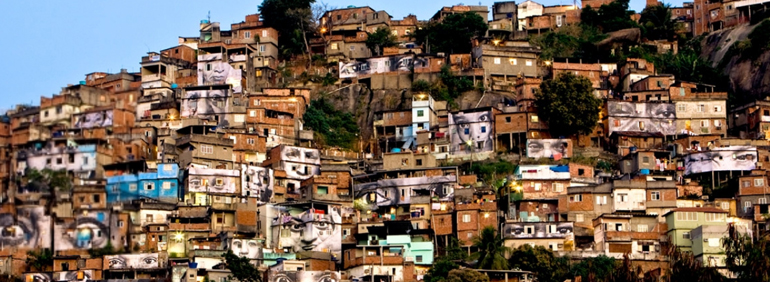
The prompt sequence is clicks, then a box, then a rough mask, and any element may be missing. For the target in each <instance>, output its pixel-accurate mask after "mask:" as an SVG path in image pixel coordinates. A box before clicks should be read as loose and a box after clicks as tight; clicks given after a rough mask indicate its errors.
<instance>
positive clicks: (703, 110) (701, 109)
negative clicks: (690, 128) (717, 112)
mask: <svg viewBox="0 0 770 282" xmlns="http://www.w3.org/2000/svg"><path fill="white" fill-rule="evenodd" d="M705 111H706V105H704V104H700V105H698V112H700V113H702V112H705Z"/></svg>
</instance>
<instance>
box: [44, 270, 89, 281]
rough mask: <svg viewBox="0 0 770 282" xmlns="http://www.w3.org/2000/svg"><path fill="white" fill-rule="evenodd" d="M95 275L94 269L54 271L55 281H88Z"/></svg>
mask: <svg viewBox="0 0 770 282" xmlns="http://www.w3.org/2000/svg"><path fill="white" fill-rule="evenodd" d="M93 277H94V274H93V271H92V270H79V271H60V272H54V274H53V279H54V281H69V282H74V281H88V280H92V279H93Z"/></svg>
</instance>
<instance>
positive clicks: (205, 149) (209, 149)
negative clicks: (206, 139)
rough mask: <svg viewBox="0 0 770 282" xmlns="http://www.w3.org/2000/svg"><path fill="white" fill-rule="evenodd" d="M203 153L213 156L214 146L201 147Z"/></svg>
mask: <svg viewBox="0 0 770 282" xmlns="http://www.w3.org/2000/svg"><path fill="white" fill-rule="evenodd" d="M201 153H202V154H213V153H214V146H211V145H202V146H201Z"/></svg>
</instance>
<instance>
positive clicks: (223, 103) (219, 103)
mask: <svg viewBox="0 0 770 282" xmlns="http://www.w3.org/2000/svg"><path fill="white" fill-rule="evenodd" d="M229 100H230V99H229V95H228V93H227V90H222V89H215V90H191V91H187V92H185V95H184V98H183V99H182V101H183V102H182V113H181V115H182V117H206V116H217V115H218V116H219V117H220V118H219V122H220V124H222V123H225V122H226V120H225V118H224V114H226V113H229V112H230V103H229Z"/></svg>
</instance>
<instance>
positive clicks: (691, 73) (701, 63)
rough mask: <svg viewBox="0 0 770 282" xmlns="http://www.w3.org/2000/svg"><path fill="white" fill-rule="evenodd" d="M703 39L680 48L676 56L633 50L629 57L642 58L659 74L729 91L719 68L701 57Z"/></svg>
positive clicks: (638, 49) (640, 49) (694, 40)
mask: <svg viewBox="0 0 770 282" xmlns="http://www.w3.org/2000/svg"><path fill="white" fill-rule="evenodd" d="M701 40H702V38H701V37H696V38H694V39H692V40H690V41H687V42H686V43H685V44H684V45H682V46H680V48H679V52H678V53H677V54H676V55H675V54H674V53H672V52H668V53H665V54H658V53H657V52H656V51H655V50H648V49H646V48H642V47H639V48H633V49H631V50H630V52H629V57H633V58H642V59H645V60H647V61H648V62H652V63H653V64H654V65H655V69H656V70H657V72H658V73H666V74H673V75H674V77H676V79H677V80H683V81H689V82H695V83H703V84H711V85H715V86H716V88H717V89H718V90H723V91H725V90H727V89H728V87H729V86H728V85H727V82H728V80H727V79H726V77H725V76H724V75H723V74H722V73H720V72H719V70H718V69H717V68H714V67H712V66H711V62H709V61H707V60H705V59H703V58H701V57H700V52H701V50H700V42H701Z"/></svg>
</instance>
